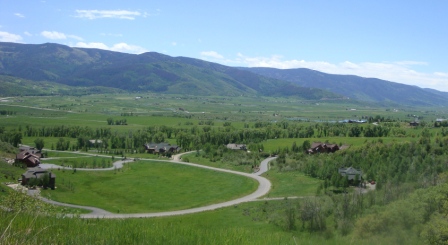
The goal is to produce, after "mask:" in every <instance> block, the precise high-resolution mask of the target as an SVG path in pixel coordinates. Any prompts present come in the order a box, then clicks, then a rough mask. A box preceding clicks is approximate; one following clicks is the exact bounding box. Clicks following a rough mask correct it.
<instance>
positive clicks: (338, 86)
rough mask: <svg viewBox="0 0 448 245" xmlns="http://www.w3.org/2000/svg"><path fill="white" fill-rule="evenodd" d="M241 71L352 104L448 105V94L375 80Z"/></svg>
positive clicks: (295, 72)
mask: <svg viewBox="0 0 448 245" xmlns="http://www.w3.org/2000/svg"><path fill="white" fill-rule="evenodd" d="M240 69H243V70H248V71H252V72H254V73H256V74H259V75H263V76H267V77H270V78H275V79H280V80H284V81H289V82H292V83H294V84H296V85H299V86H304V87H313V88H318V89H324V90H327V91H330V92H333V93H337V94H341V95H344V96H346V97H349V98H351V99H355V100H362V101H369V102H396V103H399V104H406V105H417V106H427V105H444V106H446V105H448V104H447V102H448V93H444V92H440V91H437V90H433V89H432V90H431V89H423V88H420V87H417V86H412V85H405V84H401V83H397V82H391V81H386V80H382V79H378V78H365V77H360V76H355V75H336V74H328V73H323V72H319V71H315V70H311V69H307V68H295V69H276V68H265V67H251V68H245V67H240Z"/></svg>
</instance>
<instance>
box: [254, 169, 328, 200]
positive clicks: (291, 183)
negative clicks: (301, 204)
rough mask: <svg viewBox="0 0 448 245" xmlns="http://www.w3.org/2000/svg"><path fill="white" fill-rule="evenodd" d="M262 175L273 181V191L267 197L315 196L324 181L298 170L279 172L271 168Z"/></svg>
mask: <svg viewBox="0 0 448 245" xmlns="http://www.w3.org/2000/svg"><path fill="white" fill-rule="evenodd" d="M262 176H263V177H266V178H267V179H269V180H270V181H271V183H272V188H271V191H270V192H269V193H268V195H267V196H266V197H293V196H314V195H316V190H317V187H318V186H319V184H320V183H321V182H322V180H319V179H315V178H312V177H309V176H306V175H305V174H303V173H301V172H298V171H290V172H278V171H277V170H276V169H271V170H270V171H268V172H267V173H265V174H263V175H262Z"/></svg>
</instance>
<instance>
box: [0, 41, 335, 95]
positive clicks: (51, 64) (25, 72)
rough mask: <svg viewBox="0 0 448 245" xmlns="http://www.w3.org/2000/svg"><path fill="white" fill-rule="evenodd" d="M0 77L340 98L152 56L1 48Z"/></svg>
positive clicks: (173, 90) (12, 45)
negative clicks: (1, 75)
mask: <svg viewBox="0 0 448 245" xmlns="http://www.w3.org/2000/svg"><path fill="white" fill-rule="evenodd" d="M0 74H3V75H9V76H13V77H19V78H25V79H28V80H33V81H52V82H56V83H62V84H66V85H70V86H103V87H113V88H118V89H122V90H127V91H151V92H158V93H175V94H192V95H224V96H241V95H246V96H258V95H264V96H295V97H298V98H301V99H326V98H332V99H334V98H342V96H340V95H336V94H334V93H331V92H327V91H323V90H320V89H315V88H304V87H300V86H297V85H294V84H292V83H290V82H285V81H281V80H278V79H272V78H267V77H264V76H261V75H257V74H254V73H252V72H249V71H243V70H240V69H237V68H233V67H228V66H223V65H219V64H216V63H211V62H206V61H202V60H197V59H192V58H185V57H170V56H167V55H163V54H159V53H156V52H148V53H143V54H140V55H135V54H125V53H118V52H112V51H106V50H100V49H84V48H70V47H68V46H64V45H59V44H52V43H45V44H39V45H31V44H17V43H0Z"/></svg>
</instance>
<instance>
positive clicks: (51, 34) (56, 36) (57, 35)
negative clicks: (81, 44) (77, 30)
mask: <svg viewBox="0 0 448 245" xmlns="http://www.w3.org/2000/svg"><path fill="white" fill-rule="evenodd" d="M40 34H41V35H42V36H43V37H45V38H48V39H52V40H64V39H68V38H72V39H76V40H78V41H82V40H84V39H83V38H82V37H79V36H76V35H66V34H64V33H62V32H57V31H43V32H41V33H40Z"/></svg>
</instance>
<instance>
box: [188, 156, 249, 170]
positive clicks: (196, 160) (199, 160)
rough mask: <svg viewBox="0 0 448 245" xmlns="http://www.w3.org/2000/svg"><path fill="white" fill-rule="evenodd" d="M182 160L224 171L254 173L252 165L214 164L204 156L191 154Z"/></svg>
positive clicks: (218, 162)
mask: <svg viewBox="0 0 448 245" xmlns="http://www.w3.org/2000/svg"><path fill="white" fill-rule="evenodd" d="M182 158H183V159H184V160H185V159H188V161H189V162H193V163H197V164H201V165H205V166H210V167H215V168H224V169H230V170H235V171H240V172H245V173H252V172H253V170H252V166H251V165H237V164H236V163H235V162H227V161H224V162H223V161H221V160H218V161H215V162H212V161H210V159H208V158H205V157H203V156H202V155H199V156H196V153H190V154H186V155H183V156H182Z"/></svg>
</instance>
